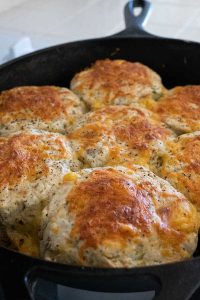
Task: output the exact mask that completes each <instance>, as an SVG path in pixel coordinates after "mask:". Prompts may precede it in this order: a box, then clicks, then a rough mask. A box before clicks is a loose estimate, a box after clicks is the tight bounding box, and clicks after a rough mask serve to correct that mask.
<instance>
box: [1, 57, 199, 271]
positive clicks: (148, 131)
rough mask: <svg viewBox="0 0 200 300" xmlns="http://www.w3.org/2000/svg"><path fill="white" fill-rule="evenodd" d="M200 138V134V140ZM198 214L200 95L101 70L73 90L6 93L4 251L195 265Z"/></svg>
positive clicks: (66, 259)
mask: <svg viewBox="0 0 200 300" xmlns="http://www.w3.org/2000/svg"><path fill="white" fill-rule="evenodd" d="M198 130H199V131H198ZM199 211H200V85H199V86H182V87H175V88H173V89H171V90H167V89H166V88H165V87H164V86H163V84H162V82H161V79H160V77H159V75H158V74H156V73H155V72H154V71H153V70H151V69H150V68H148V67H147V66H145V65H143V64H141V63H135V62H128V61H125V60H109V59H105V60H99V61H96V62H95V63H94V64H93V65H92V66H91V67H89V68H88V69H86V70H83V71H81V72H80V73H78V74H76V75H75V76H74V78H73V79H72V81H71V86H70V89H67V88H64V87H55V86H37V87H36V86H22V87H15V88H12V89H10V90H7V91H3V92H1V94H0V229H1V244H2V245H6V246H7V247H11V248H12V249H16V250H18V251H20V252H22V253H25V254H29V255H33V256H38V257H41V258H44V259H47V260H51V261H56V262H61V263H66V264H71V265H81V266H96V267H134V266H144V265H153V264H161V263H167V262H173V261H178V260H183V259H186V258H189V257H191V256H192V255H193V253H194V252H195V250H196V247H197V242H198V230H199V220H200V218H199Z"/></svg>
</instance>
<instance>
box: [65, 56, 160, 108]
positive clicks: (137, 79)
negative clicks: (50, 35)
mask: <svg viewBox="0 0 200 300" xmlns="http://www.w3.org/2000/svg"><path fill="white" fill-rule="evenodd" d="M71 89H72V90H73V92H74V93H76V94H77V95H79V96H80V97H81V99H82V100H84V101H85V103H86V104H87V105H88V106H89V107H90V108H91V109H92V110H94V109H99V108H102V107H105V106H107V105H121V104H123V105H129V104H131V103H133V102H139V101H140V99H141V98H143V97H146V96H151V97H154V98H156V99H157V98H159V97H160V95H161V94H162V93H163V91H164V87H163V85H162V82H161V79H160V77H159V75H158V74H156V73H155V72H154V71H152V70H151V69H150V68H148V67H147V66H145V65H143V64H141V63H137V62H134V63H133V62H128V61H125V60H109V59H105V60H98V61H96V62H95V63H94V65H93V66H92V67H91V68H89V69H86V70H84V71H82V72H80V73H78V74H76V75H75V77H74V78H73V79H72V81H71Z"/></svg>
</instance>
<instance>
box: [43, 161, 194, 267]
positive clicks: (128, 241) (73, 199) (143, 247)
mask: <svg viewBox="0 0 200 300" xmlns="http://www.w3.org/2000/svg"><path fill="white" fill-rule="evenodd" d="M197 232H198V218H197V212H196V209H195V207H194V206H193V205H192V204H191V203H190V202H188V201H187V200H186V198H185V197H184V196H183V195H182V194H181V193H179V192H177V191H176V190H175V189H174V188H173V187H172V186H171V185H170V184H169V183H168V182H167V181H165V180H163V179H161V178H159V177H157V176H155V175H154V174H153V173H152V172H150V171H148V170H147V169H145V168H143V167H139V166H132V169H127V168H124V167H120V166H119V167H108V168H96V169H85V170H82V171H81V172H79V173H75V174H73V176H70V178H69V177H68V176H66V183H65V184H64V185H63V186H62V187H61V188H60V190H59V192H58V193H57V194H56V195H55V197H54V198H53V199H52V200H51V202H50V204H49V206H48V207H47V208H46V209H45V210H44V211H43V226H42V235H43V239H42V241H41V254H42V256H44V258H46V259H49V260H53V261H57V262H62V263H67V264H75V265H82V266H96V267H127V268H130V267H134V266H144V265H153V264H160V263H167V262H172V261H177V260H183V259H185V258H187V257H190V256H191V255H192V254H193V252H194V251H195V248H196V244H197Z"/></svg>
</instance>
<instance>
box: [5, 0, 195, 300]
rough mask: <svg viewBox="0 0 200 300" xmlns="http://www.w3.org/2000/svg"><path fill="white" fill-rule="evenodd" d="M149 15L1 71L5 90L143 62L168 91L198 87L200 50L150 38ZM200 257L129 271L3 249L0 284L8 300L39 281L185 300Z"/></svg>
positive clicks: (140, 1)
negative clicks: (95, 66)
mask: <svg viewBox="0 0 200 300" xmlns="http://www.w3.org/2000/svg"><path fill="white" fill-rule="evenodd" d="M136 7H140V8H141V13H140V14H139V15H138V16H136V15H135V12H134V8H136ZM149 12H150V3H149V2H147V1H145V0H135V1H134V0H133V1H130V2H129V3H128V4H127V5H126V7H125V21H126V29H125V30H124V31H122V32H120V33H118V34H116V35H114V36H111V37H106V38H100V39H92V40H86V41H79V42H73V43H68V44H63V45H58V46H55V47H51V48H48V49H44V50H41V51H37V52H35V53H32V54H30V55H26V56H24V57H22V58H19V59H16V60H13V61H11V62H9V63H6V64H4V65H2V66H1V67H0V90H5V89H8V88H11V87H14V86H19V85H45V84H49V85H51V84H53V85H60V86H69V82H70V80H71V78H72V77H73V75H74V74H75V73H76V72H79V71H80V70H82V69H83V68H84V67H87V66H89V65H90V64H91V63H93V62H94V61H95V60H97V59H103V58H113V59H116V58H123V59H126V60H130V61H139V62H142V63H144V64H146V65H148V66H149V67H151V68H152V69H154V70H155V71H156V72H158V73H159V74H160V75H161V77H162V79H163V82H164V85H165V86H167V87H168V88H169V87H172V86H175V85H185V84H199V75H200V59H199V55H200V44H198V43H194V42H188V41H180V40H175V39H166V38H160V37H156V36H153V35H151V34H149V33H147V32H145V31H144V29H143V24H144V22H145V21H146V19H147V16H148V14H149ZM198 252H199V250H197V251H196V255H195V257H194V258H192V259H189V260H186V261H183V262H177V263H171V264H166V265H160V266H152V267H140V268H132V269H128V270H127V269H97V268H82V267H73V266H68V265H62V264H57V263H52V262H47V261H44V260H39V259H36V258H32V257H29V256H26V255H23V254H20V253H17V252H15V251H12V250H9V249H6V248H3V247H1V248H0V279H1V285H2V287H3V290H4V293H5V299H6V300H10V299H12V300H13V299H16V300H27V299H29V300H30V299H34V296H33V294H34V286H35V282H36V280H37V278H38V277H40V278H45V279H47V280H50V281H52V282H56V283H60V284H63V285H67V286H69V287H74V288H80V289H85V290H90V291H99V292H123V293H125V292H138V291H147V290H155V291H156V293H155V297H154V299H156V300H168V299H170V300H186V299H189V298H190V297H191V296H192V295H193V294H194V292H195V291H196V289H197V288H198V287H199V285H200V257H198V255H199V253H198ZM193 299H194V298H193ZM195 299H197V298H195ZM198 299H199V298H198Z"/></svg>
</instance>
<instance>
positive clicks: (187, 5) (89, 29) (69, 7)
mask: <svg viewBox="0 0 200 300" xmlns="http://www.w3.org/2000/svg"><path fill="white" fill-rule="evenodd" d="M126 2H127V0H6V1H5V0H0V63H2V62H3V60H4V61H5V59H6V56H7V55H8V51H9V48H10V47H11V46H12V45H13V44H15V43H16V42H17V41H18V40H19V39H20V38H21V37H24V36H29V37H30V38H31V41H32V46H33V49H34V50H37V49H40V48H44V47H47V46H50V45H55V44H60V43H65V42H69V41H74V40H80V39H86V38H92V37H101V36H106V35H111V34H113V33H116V32H118V31H120V30H122V29H123V28H124V26H125V25H124V18H123V7H124V5H125V3H126ZM151 2H152V5H153V9H152V14H151V16H150V18H149V21H148V22H147V24H146V30H147V31H149V32H151V33H154V34H156V35H160V36H166V37H175V38H180V39H188V40H194V41H199V42H200V0H190V1H188V0H152V1H151ZM7 58H8V56H7Z"/></svg>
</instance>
